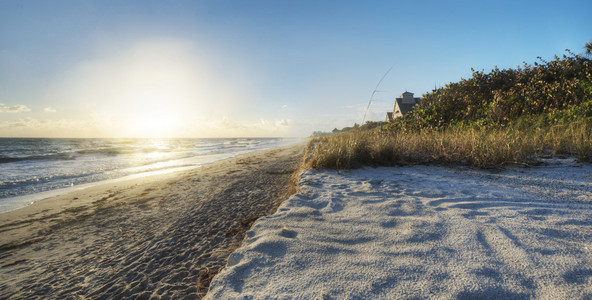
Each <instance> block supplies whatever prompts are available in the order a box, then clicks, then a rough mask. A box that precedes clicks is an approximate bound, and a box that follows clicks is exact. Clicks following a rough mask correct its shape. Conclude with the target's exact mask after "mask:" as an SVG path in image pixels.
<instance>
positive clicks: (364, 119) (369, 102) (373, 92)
mask: <svg viewBox="0 0 592 300" xmlns="http://www.w3.org/2000/svg"><path fill="white" fill-rule="evenodd" d="M393 67H394V65H393V66H391V67H390V68H389V69H388V71H386V73H384V75H382V78H380V80H379V81H378V84H377V85H376V87H375V88H374V90H373V91H372V95H371V96H370V101H368V106H367V107H366V112H364V118H363V119H362V124H360V125H364V122H365V121H366V114H367V113H368V109H369V108H370V104H371V103H372V98H374V94H376V92H378V87H379V86H380V83H381V82H382V80H384V78H385V77H386V75H387V74H388V73H389V72H390V71H391V70H392V69H393Z"/></svg>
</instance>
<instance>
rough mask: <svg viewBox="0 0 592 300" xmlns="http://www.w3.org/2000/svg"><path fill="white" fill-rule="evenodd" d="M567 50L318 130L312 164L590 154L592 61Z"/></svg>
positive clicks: (487, 161)
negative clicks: (382, 116) (383, 118)
mask: <svg viewBox="0 0 592 300" xmlns="http://www.w3.org/2000/svg"><path fill="white" fill-rule="evenodd" d="M586 47H588V44H587V45H586ZM586 49H587V50H586V51H588V48H586ZM566 52H567V53H568V54H567V55H562V56H561V57H559V56H555V59H554V60H552V61H545V60H544V59H542V58H540V57H539V58H538V62H534V63H533V64H527V63H524V65H523V66H518V67H516V68H510V69H499V68H497V67H495V68H494V69H493V70H491V71H490V72H484V71H483V70H481V71H475V70H472V71H473V72H472V76H471V78H468V79H462V80H461V81H459V82H455V83H449V84H447V85H445V86H444V87H442V88H439V89H436V90H434V91H432V92H430V93H427V94H424V95H423V98H422V100H421V102H420V104H419V105H418V106H417V107H416V109H415V110H413V111H411V112H410V113H408V114H406V115H405V116H404V117H402V118H398V119H395V120H394V121H392V122H390V123H387V124H385V125H383V126H379V124H378V123H376V122H368V123H366V124H364V125H362V126H354V128H352V129H350V130H346V131H343V132H340V133H338V134H333V135H320V136H315V137H314V138H312V139H311V141H310V142H309V144H308V146H307V155H306V157H307V163H308V164H309V166H310V167H313V168H355V167H359V166H362V165H397V164H406V163H421V164H460V165H469V166H475V167H480V168H491V167H498V166H502V165H507V164H533V163H536V162H537V159H539V158H541V157H551V156H557V155H565V156H575V157H576V158H577V159H578V160H580V161H592V61H591V60H590V59H589V58H588V57H589V56H590V54H586V55H584V56H581V55H576V54H574V53H572V52H571V51H569V50H566Z"/></svg>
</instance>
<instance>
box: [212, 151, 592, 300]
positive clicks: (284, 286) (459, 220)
mask: <svg viewBox="0 0 592 300" xmlns="http://www.w3.org/2000/svg"><path fill="white" fill-rule="evenodd" d="M547 163H548V164H547V165H545V166H541V167H531V168H521V167H515V168H508V169H507V170H505V171H502V172H498V173H495V172H490V171H481V170H471V169H468V168H445V167H433V166H413V167H396V168H375V169H372V168H365V169H361V170H354V171H348V172H335V171H320V172H319V171H306V172H305V173H303V174H302V176H301V182H300V192H299V193H298V194H296V195H294V196H293V197H292V198H290V199H289V200H288V201H286V202H284V203H283V204H282V206H281V207H280V209H279V210H278V212H277V213H276V214H274V215H272V216H270V217H265V218H262V219H260V220H259V221H257V223H256V224H255V226H254V227H253V228H252V230H250V231H249V232H248V233H247V235H248V237H247V238H246V239H245V241H244V242H243V246H242V247H241V248H239V249H238V250H237V251H235V252H234V253H233V254H231V256H230V258H229V259H228V266H227V267H226V268H225V269H224V270H223V271H222V272H221V273H220V274H218V275H217V276H216V277H215V278H214V281H213V282H212V285H211V287H210V292H209V293H208V295H207V298H209V299H234V298H241V299H243V298H246V299H250V298H253V299H265V298H268V299H269V298H272V299H277V298H280V299H281V298H300V299H334V298H335V299H381V298H382V299H396V298H414V297H418V298H432V299H451V298H455V299H475V298H478V299H483V298H496V299H516V298H519V299H520V298H531V297H536V298H538V299H570V298H573V299H582V298H588V299H589V298H592V209H591V208H592V184H591V180H592V166H591V165H589V164H584V165H580V164H577V163H575V162H574V161H573V160H570V159H555V160H549V161H547Z"/></svg>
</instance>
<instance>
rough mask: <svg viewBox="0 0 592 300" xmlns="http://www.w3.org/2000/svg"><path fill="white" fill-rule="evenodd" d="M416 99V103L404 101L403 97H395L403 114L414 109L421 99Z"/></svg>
mask: <svg viewBox="0 0 592 300" xmlns="http://www.w3.org/2000/svg"><path fill="white" fill-rule="evenodd" d="M414 100H415V103H403V99H402V98H395V101H396V102H397V106H398V107H399V109H400V110H401V114H402V115H404V114H406V113H408V112H410V111H411V110H413V107H414V106H415V105H416V104H417V102H418V101H419V98H414Z"/></svg>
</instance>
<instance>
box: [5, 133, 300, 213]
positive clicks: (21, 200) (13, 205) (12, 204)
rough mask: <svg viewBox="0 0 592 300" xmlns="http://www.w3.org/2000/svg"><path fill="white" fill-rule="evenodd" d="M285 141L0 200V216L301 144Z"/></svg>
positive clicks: (191, 158)
mask: <svg viewBox="0 0 592 300" xmlns="http://www.w3.org/2000/svg"><path fill="white" fill-rule="evenodd" d="M286 140H292V141H291V142H283V143H278V144H277V145H275V146H273V147H271V148H270V147H268V146H262V147H261V148H258V149H248V150H241V151H238V152H231V153H211V154H207V155H198V156H194V157H189V158H181V159H174V160H172V161H173V162H180V161H184V162H185V163H181V164H178V163H177V164H178V165H176V166H173V167H169V168H156V169H153V170H147V171H143V172H139V173H133V172H132V173H131V174H128V175H123V176H121V177H115V178H107V179H102V180H99V181H91V182H87V183H81V184H77V185H73V186H65V187H61V188H58V189H51V190H45V191H41V192H38V193H32V194H24V195H14V196H10V197H6V198H2V199H0V209H1V210H0V214H2V213H5V212H11V211H15V210H17V209H20V208H23V207H26V206H29V205H31V204H33V203H36V202H38V201H43V200H46V199H49V198H55V197H58V196H62V195H66V194H69V193H72V192H76V191H78V190H81V189H87V188H89V187H94V186H100V185H105V184H108V185H111V184H112V185H115V184H117V183H118V182H121V181H128V180H134V179H138V178H143V177H152V176H159V175H164V174H168V173H175V174H182V173H184V172H187V171H191V170H192V169H198V168H201V167H202V166H204V165H208V164H211V163H215V162H217V161H221V160H225V159H232V158H235V157H237V156H240V155H245V154H249V153H253V152H257V151H261V150H267V149H274V148H281V147H287V146H290V145H293V144H298V143H301V142H302V141H295V139H294V138H288V139H286ZM152 165H154V164H152ZM148 166H150V165H148ZM142 167H146V166H142ZM5 208H6V209H5Z"/></svg>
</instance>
